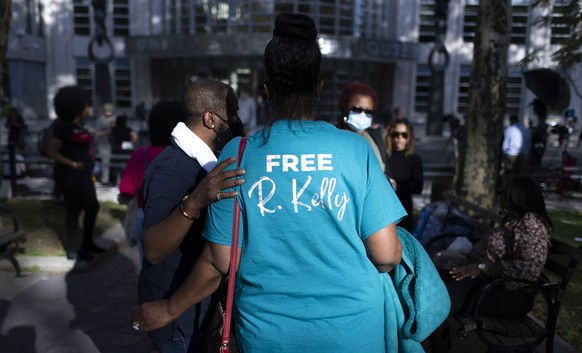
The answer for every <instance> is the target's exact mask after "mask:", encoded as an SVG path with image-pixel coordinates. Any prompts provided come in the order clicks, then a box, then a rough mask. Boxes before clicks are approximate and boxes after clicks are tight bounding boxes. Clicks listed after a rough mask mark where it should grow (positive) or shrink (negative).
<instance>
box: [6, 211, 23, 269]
mask: <svg viewBox="0 0 582 353" xmlns="http://www.w3.org/2000/svg"><path fill="white" fill-rule="evenodd" d="M25 241H26V236H25V233H24V232H23V231H22V230H20V229H19V228H18V220H17V219H16V217H15V216H14V215H13V214H12V212H11V211H10V209H9V208H8V207H7V206H5V205H3V204H0V260H8V261H10V263H11V264H12V265H13V266H14V270H15V271H16V276H17V277H18V276H20V265H19V263H18V260H17V259H16V257H15V256H14V255H15V254H17V253H22V252H23V251H24V248H22V247H21V246H20V244H21V243H24V242H25Z"/></svg>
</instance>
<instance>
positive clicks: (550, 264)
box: [445, 194, 582, 353]
mask: <svg viewBox="0 0 582 353" xmlns="http://www.w3.org/2000/svg"><path fill="white" fill-rule="evenodd" d="M445 197H446V200H447V202H450V203H451V204H453V205H455V206H456V207H458V208H460V209H461V210H463V211H464V212H466V213H467V214H468V215H469V216H470V217H471V219H473V220H474V221H475V223H476V224H479V225H481V226H484V227H487V228H493V227H495V226H497V225H500V224H501V216H500V215H498V214H496V213H494V212H491V211H489V210H486V209H484V208H482V207H480V206H478V205H475V204H473V203H471V202H469V201H467V200H464V199H462V198H460V197H458V196H455V195H452V194H447V195H446V196H445ZM580 260H582V247H579V248H576V247H574V246H571V245H568V244H566V243H564V242H562V241H560V240H557V239H552V245H551V249H550V254H549V256H548V259H547V261H546V264H545V266H544V269H543V272H542V275H541V276H540V278H539V279H538V281H536V282H527V281H522V280H516V279H496V280H493V281H492V282H491V283H489V284H488V285H486V286H485V287H483V288H482V289H481V291H479V292H478V293H476V294H475V296H476V297H475V303H476V305H475V307H474V308H473V309H472V311H470V312H461V313H458V314H456V315H454V319H455V320H457V321H458V322H459V324H460V325H461V328H460V329H459V331H458V334H459V335H460V336H461V337H466V336H467V335H468V334H469V333H470V332H475V333H476V335H477V337H478V338H479V339H480V340H481V342H483V343H484V344H485V345H486V346H487V347H488V350H487V351H488V352H503V351H511V352H522V351H523V352H531V351H533V349H534V348H535V347H536V346H538V345H539V344H540V343H542V342H543V341H544V340H546V350H545V352H546V353H552V352H553V346H554V335H555V332H556V322H557V319H558V314H559V310H560V306H561V303H562V298H563V296H564V293H565V291H566V288H567V287H568V284H569V282H570V279H571V278H572V275H573V273H574V270H575V269H576V267H577V265H578V262H580ZM507 281H518V282H523V283H524V284H526V285H528V286H531V287H532V288H535V289H536V290H537V291H538V293H539V294H540V295H541V297H540V298H538V300H539V299H541V301H542V303H543V304H544V305H542V309H541V310H536V313H535V314H536V316H535V317H534V316H532V315H531V313H530V314H527V315H524V316H522V317H519V318H511V319H506V318H497V317H490V316H486V315H482V314H480V313H479V305H480V304H481V302H482V301H483V298H485V297H486V296H487V293H489V292H490V291H491V290H492V289H493V288H496V287H498V286H502V285H503V284H504V283H505V282H507Z"/></svg>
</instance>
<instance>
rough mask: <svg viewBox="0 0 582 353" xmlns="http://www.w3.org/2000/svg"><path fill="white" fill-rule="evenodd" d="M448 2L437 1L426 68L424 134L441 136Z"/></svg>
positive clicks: (447, 0)
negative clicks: (426, 93) (433, 38)
mask: <svg viewBox="0 0 582 353" xmlns="http://www.w3.org/2000/svg"><path fill="white" fill-rule="evenodd" d="M448 12H449V0H437V1H436V8H435V27H436V31H435V32H436V34H435V44H434V47H433V48H432V50H431V51H430V54H429V56H428V67H429V69H430V72H431V80H430V96H429V97H430V98H429V107H428V119H427V124H426V134H427V135H436V136H442V134H443V117H444V113H443V104H444V103H443V102H444V91H445V70H446V68H447V66H449V60H450V57H449V52H448V51H447V48H445V35H446V33H447V19H448Z"/></svg>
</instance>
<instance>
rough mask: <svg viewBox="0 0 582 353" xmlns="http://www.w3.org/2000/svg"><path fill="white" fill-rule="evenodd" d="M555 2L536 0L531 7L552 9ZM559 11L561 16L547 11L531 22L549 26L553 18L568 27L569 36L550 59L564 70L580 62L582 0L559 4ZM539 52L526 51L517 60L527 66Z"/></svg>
mask: <svg viewBox="0 0 582 353" xmlns="http://www.w3.org/2000/svg"><path fill="white" fill-rule="evenodd" d="M554 4H555V1H553V0H536V1H534V2H533V3H532V7H538V8H542V9H548V10H550V11H551V10H553V8H552V6H553V5H554ZM560 8H561V10H560V13H563V14H564V15H563V16H557V17H552V13H551V12H549V13H548V15H547V16H542V17H540V18H538V19H537V20H536V21H534V22H533V25H534V26H550V25H551V23H552V21H553V20H556V21H559V24H560V25H564V26H567V27H569V29H570V34H571V35H570V37H569V38H567V39H565V40H564V42H563V43H561V45H560V49H558V50H557V51H556V52H555V53H553V54H552V60H553V61H555V62H556V63H557V64H558V66H559V67H560V68H562V69H564V70H566V71H567V70H569V69H571V68H573V67H574V66H575V65H576V64H578V63H581V62H582V11H581V10H582V0H571V1H569V2H567V3H565V6H560ZM539 55H540V53H539V52H530V53H526V56H525V57H524V58H523V59H522V60H521V61H520V62H519V64H518V66H519V67H521V68H525V67H527V65H528V64H530V63H534V62H536V61H538V60H539Z"/></svg>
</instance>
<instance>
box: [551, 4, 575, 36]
mask: <svg viewBox="0 0 582 353" xmlns="http://www.w3.org/2000/svg"><path fill="white" fill-rule="evenodd" d="M575 5H576V4H575V1H556V3H555V4H554V7H553V10H552V15H551V16H552V22H551V29H552V36H551V39H550V43H551V44H565V42H567V41H568V40H569V39H570V37H571V34H572V29H573V26H572V23H571V21H572V14H574V13H575V11H576V7H575Z"/></svg>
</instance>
